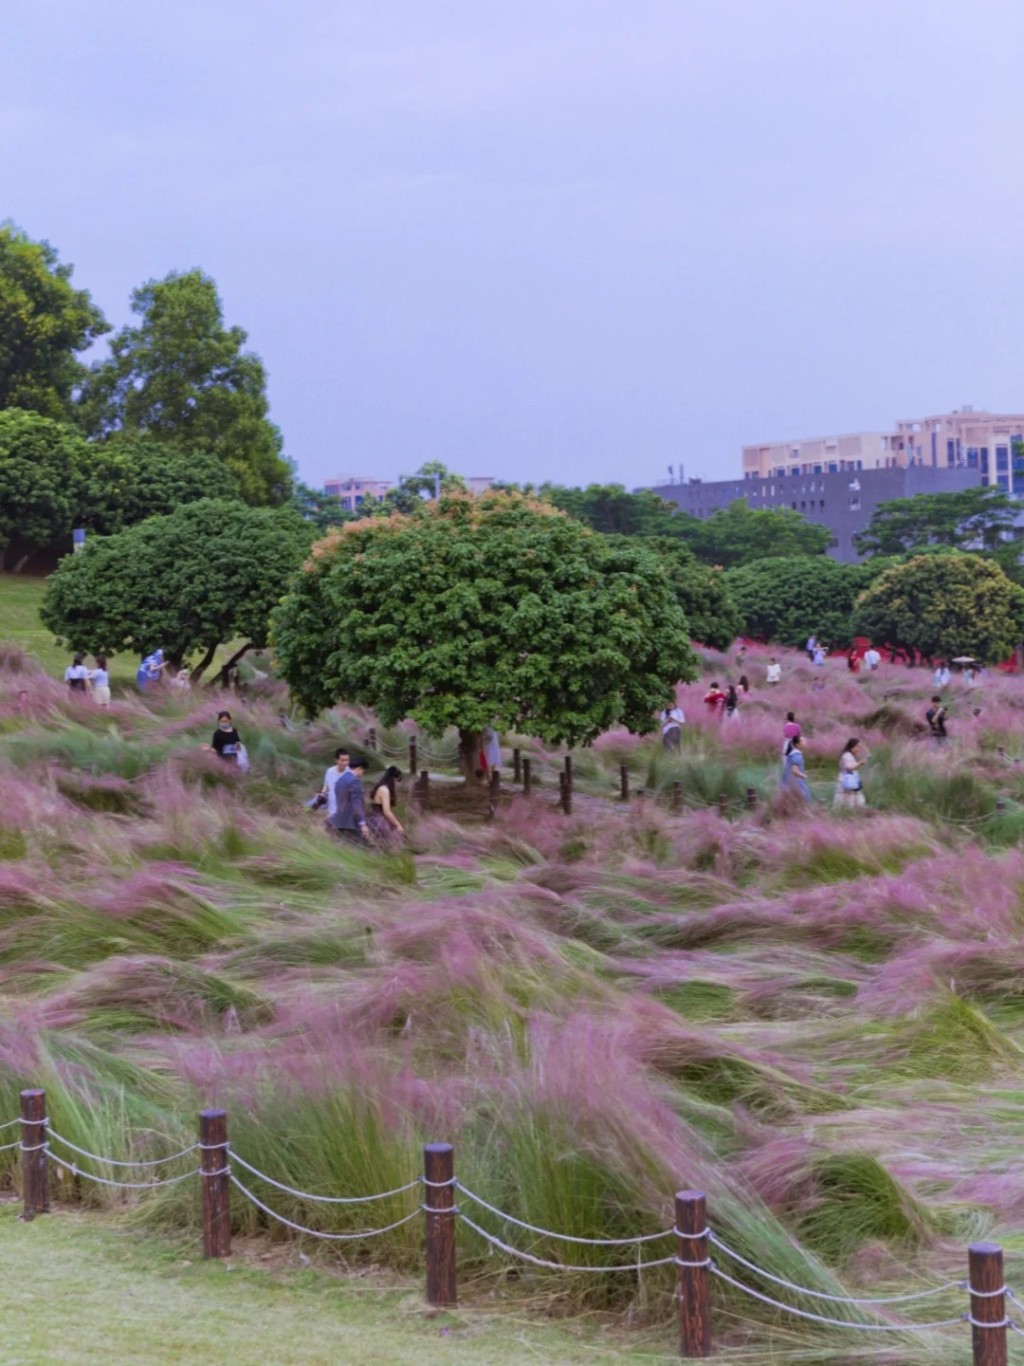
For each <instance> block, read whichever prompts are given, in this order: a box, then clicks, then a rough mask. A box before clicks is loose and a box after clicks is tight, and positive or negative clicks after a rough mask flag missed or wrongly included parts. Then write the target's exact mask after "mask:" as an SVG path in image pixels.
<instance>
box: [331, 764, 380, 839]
mask: <svg viewBox="0 0 1024 1366" xmlns="http://www.w3.org/2000/svg"><path fill="white" fill-rule="evenodd" d="M365 772H366V760H365V759H364V758H363V757H362V756H361V755H357V754H353V755H352V757H351V758H350V759H349V763H348V768H347V769H345V771H344V773H340V774H339V775H338V779H337V781H336V782H335V784H334V814H333V815H332V816H331V817H330V825H331V828H332V829H333V830H334V832H335V834H337V835H340V836H341V838H342V839H347V840H353V841H357V842H361V841H363V840H368V839H369V838H370V827H369V825H368V824H367V820H366V801H365V798H364V795H363V774H364V773H365Z"/></svg>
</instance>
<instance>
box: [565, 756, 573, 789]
mask: <svg viewBox="0 0 1024 1366" xmlns="http://www.w3.org/2000/svg"><path fill="white" fill-rule="evenodd" d="M565 781H566V783H567V784H568V785H569V787H570V788H571V787H572V755H571V754H567V755H566V756H565Z"/></svg>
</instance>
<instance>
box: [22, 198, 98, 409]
mask: <svg viewBox="0 0 1024 1366" xmlns="http://www.w3.org/2000/svg"><path fill="white" fill-rule="evenodd" d="M71 273H72V267H71V266H70V265H65V264H62V263H61V261H60V260H59V258H58V256H57V253H56V251H55V250H54V249H53V247H51V246H50V244H49V243H48V242H32V241H30V239H29V238H28V237H26V236H25V234H24V233H23V232H20V231H19V230H18V229H17V228H15V227H13V226H12V225H11V224H9V223H8V224H4V225H2V226H0V409H2V408H26V409H28V410H29V411H30V412H35V413H41V414H42V415H43V416H44V417H52V418H64V417H66V416H67V415H68V411H69V406H70V400H71V395H72V391H73V390H74V388H75V386H76V385H77V384H78V383H79V381H80V380H81V378H82V375H83V374H84V369H85V367H84V366H83V365H82V363H81V361H80V360H79V359H78V355H79V352H81V351H84V350H85V349H86V348H87V347H88V346H90V345H91V344H92V342H93V341H94V340H95V339H96V338H97V337H98V336H100V335H101V334H102V333H103V332H108V331H109V330H110V327H109V324H108V323H107V321H106V319H105V318H104V317H103V314H102V313H101V312H100V310H99V309H98V308H97V307H96V305H95V304H94V303H93V302H92V299H91V298H90V297H89V295H88V293H87V292H86V291H85V290H84V289H75V288H74V286H73V285H72V283H71Z"/></svg>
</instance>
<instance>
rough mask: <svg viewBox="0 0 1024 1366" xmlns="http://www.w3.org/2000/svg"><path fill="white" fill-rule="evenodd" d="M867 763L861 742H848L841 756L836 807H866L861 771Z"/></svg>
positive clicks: (854, 739)
mask: <svg viewBox="0 0 1024 1366" xmlns="http://www.w3.org/2000/svg"><path fill="white" fill-rule="evenodd" d="M866 763H867V755H866V754H864V753H862V752H861V748H860V740H858V739H857V738H856V737H854V738H853V739H852V740H847V742H846V746H845V748H844V750H843V752H842V754H840V756H839V777H838V779H837V781H836V798H835V802H834V803H833V805H834V806H838V807H849V808H852V807H856V806H863V805H864V792H863V785H862V783H861V776H860V770H861V767H862V766H863V765H864V764H866Z"/></svg>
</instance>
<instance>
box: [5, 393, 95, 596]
mask: <svg viewBox="0 0 1024 1366" xmlns="http://www.w3.org/2000/svg"><path fill="white" fill-rule="evenodd" d="M86 455H87V446H86V443H85V442H84V441H83V440H82V438H81V437H80V436H79V435H78V434H77V433H76V432H73V431H71V430H70V429H69V428H67V427H64V426H62V425H61V423H59V422H55V421H54V420H53V419H52V418H48V417H40V416H39V414H38V413H30V412H25V411H23V410H22V409H20V408H12V409H8V410H7V411H6V412H0V569H2V568H9V567H10V566H9V565H7V564H6V563H5V554H6V551H7V549H8V547H9V546H10V545H11V542H12V541H13V540H14V538H15V537H17V540H18V543H19V546H20V547H22V548H23V551H22V553H24V551H25V550H31V549H36V548H39V547H41V546H45V545H48V544H49V543H50V542H52V541H55V540H57V539H58V538H59V537H61V536H66V535H68V533H69V532H70V531H71V528H72V526H73V524H74V518H75V513H76V511H77V510H78V506H79V498H80V496H81V472H82V468H83V466H84V463H85V460H86Z"/></svg>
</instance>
